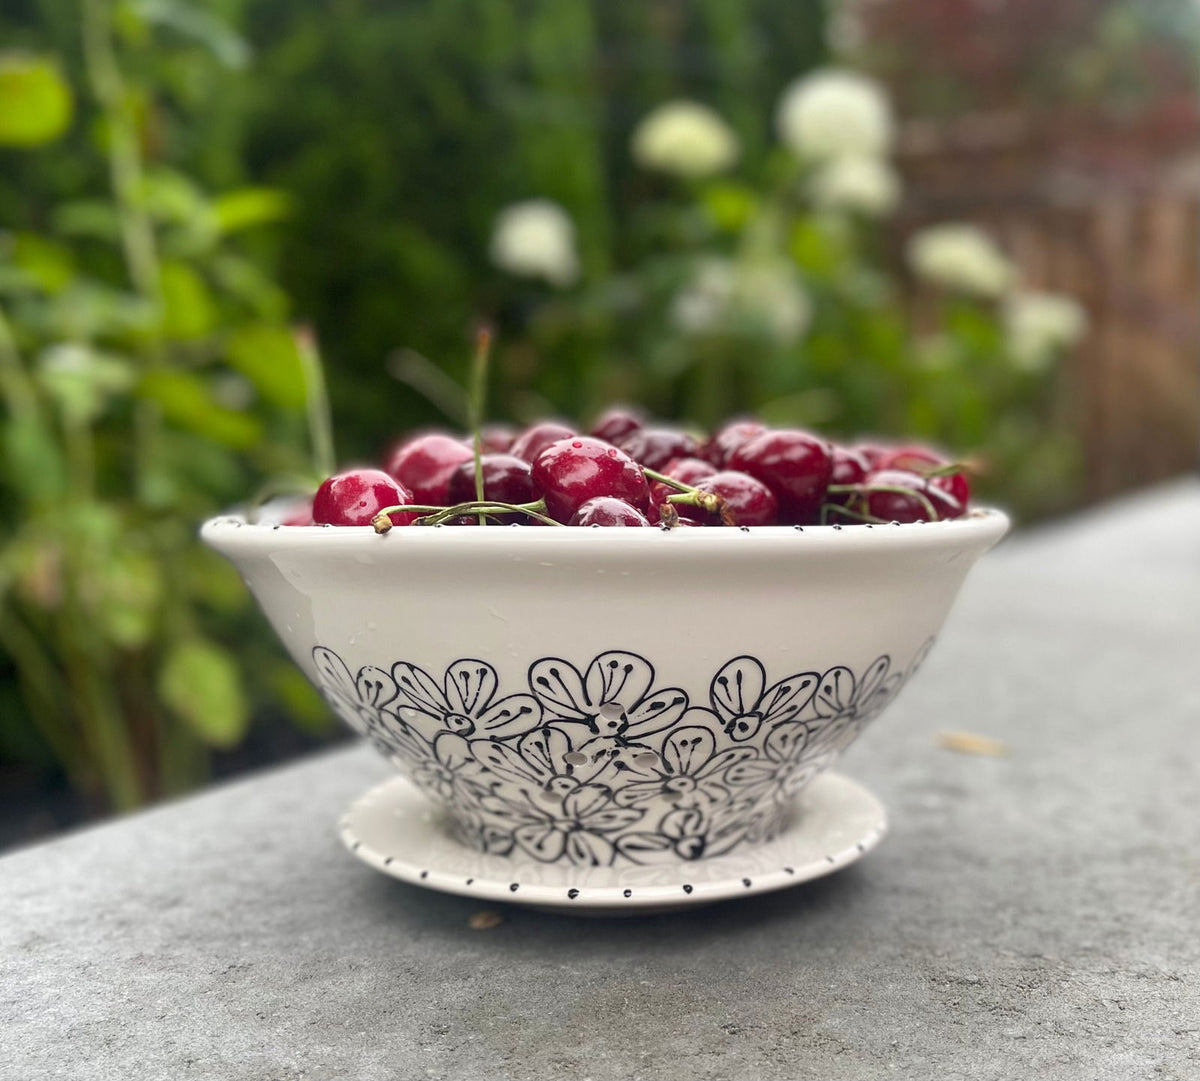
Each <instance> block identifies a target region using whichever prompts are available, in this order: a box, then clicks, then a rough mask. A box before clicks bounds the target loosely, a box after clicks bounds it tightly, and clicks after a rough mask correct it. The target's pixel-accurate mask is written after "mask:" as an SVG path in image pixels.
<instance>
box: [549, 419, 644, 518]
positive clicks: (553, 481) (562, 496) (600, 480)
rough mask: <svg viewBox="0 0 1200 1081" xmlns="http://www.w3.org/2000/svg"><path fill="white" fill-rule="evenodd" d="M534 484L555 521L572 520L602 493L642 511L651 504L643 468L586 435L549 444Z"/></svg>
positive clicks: (617, 450) (623, 453)
mask: <svg viewBox="0 0 1200 1081" xmlns="http://www.w3.org/2000/svg"><path fill="white" fill-rule="evenodd" d="M533 483H534V486H535V487H536V488H537V490H538V491H539V492H540V493H541V495H542V498H544V499H545V500H546V513H547V514H548V515H549V516H550V517H551V518H553V519H554V520H555V521H556V522H563V523H566V522H569V521H570V520H571V518H572V516H573V515H574V514H575V512H576V511H577V510H578V509H579V508H580V507H581V506H582V505H583V504H584V503H586V502H587V501H588V500H589V499H596V498H597V497H599V496H612V497H614V498H616V499H623V500H624V501H625V502H626V503H628V504H630V505H631V506H633V507H635V508H636V509H637V510H640V511H642V512H643V513H644V512H645V511H646V509H647V507H649V505H650V488H649V485H647V483H646V475H645V474H644V473H643V472H642V467H641V466H639V465H638V464H637V462H635V461H634V460H633V459H632V458H630V457H629V455H628V454H626V453H625V452H624V451H621V450H619V449H618V448H616V447H614V446H612V444H610V443H605V442H603V441H602V440H600V439H593V438H592V437H590V436H586V435H579V436H575V437H574V438H573V439H560V440H559V441H558V442H556V443H551V444H550V445H549V446H548V447H546V449H545V450H543V451H542V453H541V454H539V455H538V456H537V461H535V462H534V463H533Z"/></svg>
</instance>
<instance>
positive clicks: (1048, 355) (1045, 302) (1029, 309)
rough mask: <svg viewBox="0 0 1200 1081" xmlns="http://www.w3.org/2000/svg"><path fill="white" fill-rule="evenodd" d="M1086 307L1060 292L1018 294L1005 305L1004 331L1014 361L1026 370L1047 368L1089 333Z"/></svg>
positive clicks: (1032, 370)
mask: <svg viewBox="0 0 1200 1081" xmlns="http://www.w3.org/2000/svg"><path fill="white" fill-rule="evenodd" d="M1087 327H1088V317H1087V312H1086V311H1085V310H1084V308H1083V305H1082V304H1080V303H1079V302H1078V301H1077V300H1074V299H1073V298H1071V297H1067V296H1062V295H1060V294H1058V293H1016V294H1015V295H1013V296H1011V297H1009V299H1008V301H1007V302H1006V303H1005V305H1004V330H1005V337H1006V338H1007V340H1008V348H1009V352H1010V353H1011V354H1012V358H1013V362H1014V363H1015V364H1016V365H1017V366H1018V367H1019V368H1022V369H1024V370H1025V371H1030V372H1036V371H1040V370H1042V369H1043V368H1045V367H1046V365H1047V364H1049V363H1050V361H1051V360H1052V359H1053V358H1054V355H1055V354H1056V353H1057V352H1058V351H1059V350H1061V349H1066V348H1068V347H1069V346H1072V345H1074V344H1075V343H1076V342H1078V341H1079V340H1080V339H1081V338H1082V337H1083V336H1084V334H1086V333H1087Z"/></svg>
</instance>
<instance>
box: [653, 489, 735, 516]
mask: <svg viewBox="0 0 1200 1081" xmlns="http://www.w3.org/2000/svg"><path fill="white" fill-rule="evenodd" d="M672 503H674V504H677V505H679V504H682V505H683V506H687V507H699V508H700V509H701V510H703V511H706V512H707V513H709V514H720V513H721V511H723V510H724V509H725V500H724V499H722V498H721V497H720V496H719V495H717V494H716V493H715V492H702V491H701V490H700V489H699V488H693V489H692V490H691V491H690V492H677V493H676V494H675V495H669V496H667V504H668V505H670V504H672Z"/></svg>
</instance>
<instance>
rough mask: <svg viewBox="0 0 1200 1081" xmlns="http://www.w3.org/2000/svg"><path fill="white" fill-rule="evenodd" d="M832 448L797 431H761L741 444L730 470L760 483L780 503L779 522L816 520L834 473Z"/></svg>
mask: <svg viewBox="0 0 1200 1081" xmlns="http://www.w3.org/2000/svg"><path fill="white" fill-rule="evenodd" d="M832 452H833V448H832V447H831V446H830V445H829V444H828V443H827V442H825V440H824V439H821V438H819V437H818V436H815V435H812V434H810V433H809V432H802V431H799V430H796V429H779V430H774V431H768V432H764V433H763V434H762V435H759V436H755V437H754V438H753V439H751V440H749V441H748V442H745V443H742V444H740V445H739V446H738V447H737V448H736V449H735V450H734V451H733V453H732V454H731V455H730V456H729V468H730V469H736V470H739V471H740V472H742V473H749V474H750V475H751V476H752V477H754V478H755V479H756V480H760V481H762V482H763V484H765V485H766V486H767V487H768V488H770V489H771V491H772V492H774V493H775V498H776V499H778V500H779V519H780V521H781V522H783V523H785V524H787V525H807V524H808V523H810V522H815V521H816V520H817V514H818V512H819V510H820V507H821V503H822V501H823V500H824V498H825V488H826V486H827V485H828V484H829V477H830V474H831V473H832V471H833V457H832Z"/></svg>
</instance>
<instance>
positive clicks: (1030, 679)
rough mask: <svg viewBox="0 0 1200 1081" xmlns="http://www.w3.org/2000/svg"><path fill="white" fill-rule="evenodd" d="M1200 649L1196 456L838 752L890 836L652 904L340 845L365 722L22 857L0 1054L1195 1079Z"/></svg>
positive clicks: (272, 1064)
mask: <svg viewBox="0 0 1200 1081" xmlns="http://www.w3.org/2000/svg"><path fill="white" fill-rule="evenodd" d="M1198 658H1200V486H1198V485H1197V484H1196V483H1195V482H1192V481H1187V482H1181V483H1179V484H1177V485H1173V486H1170V487H1168V488H1165V489H1159V490H1156V491H1153V492H1150V493H1147V494H1145V495H1142V496H1140V497H1137V498H1135V499H1132V500H1128V501H1125V502H1122V503H1120V504H1116V505H1113V506H1111V507H1107V508H1104V509H1102V510H1100V511H1098V512H1094V513H1091V514H1088V515H1087V516H1081V517H1078V518H1075V519H1072V520H1070V521H1069V522H1067V523H1064V524H1062V525H1058V526H1055V527H1050V528H1045V529H1042V530H1038V531H1033V532H1030V533H1027V534H1025V535H1020V536H1018V537H1017V538H1016V539H1014V540H1012V541H1010V542H1008V543H1006V544H1005V545H1003V546H1002V547H1001V548H1000V549H999V550H998V551H996V552H994V553H992V555H990V556H989V557H987V558H986V559H985V560H984V561H983V562H982V563H981V564H980V565H979V567H977V568H976V570H975V571H974V572H973V574H972V577H971V578H970V580H969V581H968V583H967V587H966V589H965V590H964V592H963V594H962V596H961V598H960V601H959V604H958V607H957V609H956V610H955V613H954V614H953V615H952V616H951V619H950V621H949V623H948V624H947V626H946V628H945V630H944V632H943V635H942V640H941V642H940V644H939V646H938V648H937V649H936V650H935V651H934V653H933V654H932V656H931V657H930V659H929V661H928V663H927V665H926V670H925V671H924V672H923V674H922V676H921V678H920V679H919V680H917V681H916V682H915V683H914V685H913V686H912V687H910V688H908V689H907V690H906V691H905V693H904V694H903V695H902V696H901V698H900V699H899V701H898V702H897V703H896V704H895V706H894V707H892V708H891V709H890V710H889V712H888V714H887V715H886V716H885V717H884V719H883V720H882V722H881V723H880V724H879V726H878V727H877V728H875V729H874V730H872V731H871V732H870V733H869V734H868V735H867V736H866V737H864V739H863V740H862V741H861V742H860V744H858V745H857V746H856V747H855V748H853V749H852V751H851V752H850V754H849V755H848V756H847V757H846V758H845V760H844V761H843V763H842V766H841V769H842V770H843V771H844V772H846V773H849V774H851V775H853V776H855V777H857V778H859V779H861V780H863V781H865V782H866V783H867V784H868V785H870V786H871V787H872V788H873V789H874V790H875V791H876V792H877V793H878V794H879V795H880V796H881V797H882V798H883V799H884V801H885V802H886V803H887V804H888V806H889V809H890V812H891V816H892V833H891V835H890V836H889V837H888V838H886V839H885V841H884V842H883V844H882V845H881V846H880V848H879V849H878V850H876V851H875V852H874V853H872V854H871V855H870V856H868V857H867V858H866V859H865V860H863V861H862V862H861V863H859V864H857V865H856V866H854V867H852V868H851V869H849V870H847V871H844V872H842V873H840V874H837V875H835V876H833V877H830V878H828V879H824V880H821V881H818V882H815V883H811V884H808V885H805V886H801V887H797V888H796V889H793V890H789V891H784V892H782V893H777V894H771V895H767V896H762V897H757V898H752V899H747V900H745V901H735V902H730V903H726V904H723V905H719V906H715V907H712V908H708V909H699V910H694V911H689V912H684V913H681V914H674V915H665V916H658V917H647V918H640V919H627V920H583V919H577V918H570V917H567V916H547V915H541V914H538V913H533V912H528V911H525V910H522V909H519V908H504V907H502V906H501V907H496V906H482V905H480V904H479V903H478V902H472V901H470V900H468V899H463V898H457V897H449V896H443V895H440V894H436V893H431V892H428V891H424V890H421V889H418V888H415V887H410V886H406V885H403V884H401V883H398V882H395V881H392V880H390V879H387V878H384V877H383V876H381V875H378V874H376V873H374V872H372V871H370V870H369V869H367V868H366V867H363V866H361V865H360V864H358V863H357V862H356V861H355V860H353V859H352V858H351V857H350V856H349V855H348V854H347V853H345V852H344V851H343V850H342V849H341V847H340V846H339V844H338V842H337V841H336V839H335V836H334V823H335V820H336V819H337V817H338V814H339V812H340V811H341V809H342V808H343V806H344V805H345V804H346V803H347V802H348V801H350V800H351V799H352V798H353V797H354V796H356V795H357V794H358V793H359V792H360V791H361V790H362V789H364V788H365V787H367V786H368V785H370V784H372V783H373V782H375V781H377V780H379V779H381V778H384V777H386V776H387V775H388V767H387V766H386V765H385V764H384V763H383V762H382V761H381V760H377V759H376V757H374V755H373V753H372V752H370V751H368V750H366V749H364V748H355V749H352V750H349V751H339V752H335V753H331V754H327V755H323V756H320V757H316V758H313V759H310V760H308V761H306V762H304V763H303V764H300V765H298V766H293V767H290V768H287V769H282V770H279V771H276V772H270V773H265V774H263V775H261V776H257V777H254V778H251V779H249V780H246V781H242V782H239V783H236V784H231V785H228V786H226V787H223V788H220V789H217V790H213V791H210V792H207V793H206V794H204V795H201V796H199V797H196V798H193V799H189V800H186V801H183V802H180V803H177V804H174V805H170V806H165V807H161V808H159V809H156V810H154V811H151V812H149V813H145V814H140V815H137V816H134V817H130V818H127V819H124V820H121V821H117V822H114V823H111V824H108V825H104V826H101V827H98V828H95V829H92V830H89V831H87V832H83V833H79V834H77V835H74V836H70V837H67V838H65V839H62V840H59V841H56V842H53V843H50V844H46V845H43V846H40V847H37V848H33V849H29V850H27V851H24V852H18V853H16V854H13V855H10V856H8V857H6V858H5V859H3V860H0V957H2V959H3V961H2V967H0V1077H2V1078H4V1079H5V1081H9V1079H11V1081H35V1079H39V1078H46V1077H69V1078H78V1079H90V1078H105V1079H111V1078H138V1079H141V1081H151V1079H158V1078H162V1079H172V1081H177V1079H188V1078H214V1079H215V1078H220V1079H223V1081H228V1079H254V1081H268V1079H270V1081H292V1079H298V1078H312V1079H330V1078H353V1079H356V1081H377V1079H378V1081H382V1079H392V1078H427V1077H428V1078H455V1077H478V1078H552V1077H565V1078H570V1079H575V1081H583V1079H585V1078H593V1079H596V1081H604V1079H616V1078H622V1079H625V1078H647V1079H660V1078H663V1079H665V1078H682V1077H692V1078H727V1077H737V1078H764V1079H766V1078H802V1079H807V1078H826V1079H842V1078H881V1077H889V1078H920V1079H925V1078H930V1077H937V1078H941V1079H954V1078H971V1079H978V1078H1012V1077H1022V1076H1052V1077H1055V1078H1057V1079H1075V1078H1079V1079H1081V1081H1082V1079H1088V1081H1091V1079H1093V1078H1107V1077H1112V1078H1135V1077H1155V1078H1165V1079H1171V1078H1177V1079H1192V1078H1196V1077H1200V934H1198V933H1197V932H1198V930H1200V811H1198V808H1200V678H1198V676H1197V672H1198V671H1200V665H1198V664H1197V660H1198ZM950 729H953V730H966V731H968V732H973V733H977V734H981V735H986V736H991V737H995V738H998V739H1000V740H1003V741H1004V743H1005V744H1006V746H1007V751H1008V753H1007V754H1006V755H1004V756H1003V757H989V756H980V755H970V754H963V753H960V752H954V751H950V750H947V749H944V748H942V747H940V746H939V744H938V740H937V736H938V733H939V732H942V731H945V730H950ZM485 907H487V908H489V909H490V910H491V911H496V912H499V913H500V914H501V915H502V916H503V922H501V923H499V924H498V925H497V924H496V922H495V920H494V918H490V917H480V912H481V910H482V909H483V908H485Z"/></svg>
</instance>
